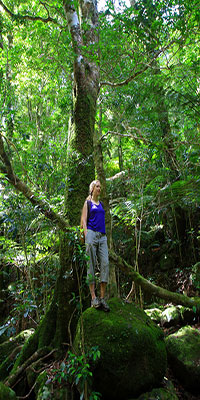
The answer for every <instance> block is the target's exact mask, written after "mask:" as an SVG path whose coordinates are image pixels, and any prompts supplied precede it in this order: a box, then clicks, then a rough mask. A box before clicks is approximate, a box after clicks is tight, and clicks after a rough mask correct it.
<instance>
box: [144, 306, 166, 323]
mask: <svg viewBox="0 0 200 400" xmlns="http://www.w3.org/2000/svg"><path fill="white" fill-rule="evenodd" d="M144 311H145V313H146V314H147V315H148V317H150V318H151V319H152V321H154V322H156V323H160V321H161V316H162V310H160V309H159V308H151V309H146V310H144Z"/></svg>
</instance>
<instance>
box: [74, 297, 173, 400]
mask: <svg viewBox="0 0 200 400" xmlns="http://www.w3.org/2000/svg"><path fill="white" fill-rule="evenodd" d="M109 305H110V313H104V312H103V311H100V310H95V309H93V308H89V309H87V310H86V311H85V312H84V313H83V316H82V318H83V326H84V343H85V350H86V351H88V350H90V349H91V348H92V347H94V346H98V348H99V350H100V353H101V356H100V359H99V360H98V361H97V362H96V363H95V365H93V369H92V372H93V387H92V389H93V390H94V391H97V392H100V393H101V394H102V398H103V399H104V400H108V399H109V400H122V399H123V400H125V399H128V398H130V397H132V398H133V397H135V396H138V395H140V394H141V393H143V392H144V391H147V390H149V389H150V388H151V387H152V386H158V385H159V383H160V382H161V380H162V379H163V377H164V373H165V370H166V349H165V344H164V339H163V333H162V331H161V329H160V328H159V327H158V326H157V325H155V324H154V322H152V321H151V319H150V318H149V317H148V316H147V315H146V314H145V312H144V311H143V310H141V309H139V308H137V307H136V306H135V305H134V304H128V303H124V302H122V301H121V300H119V299H116V298H113V299H111V300H110V301H109ZM81 326H82V322H81V320H80V321H79V323H78V325H77V332H76V336H75V340H74V349H75V351H76V352H77V353H80V351H81V350H80V343H81Z"/></svg>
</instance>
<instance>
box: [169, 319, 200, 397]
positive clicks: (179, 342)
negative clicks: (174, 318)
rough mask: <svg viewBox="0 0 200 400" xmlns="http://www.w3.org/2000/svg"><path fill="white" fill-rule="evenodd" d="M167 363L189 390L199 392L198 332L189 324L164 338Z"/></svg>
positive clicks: (199, 344) (199, 343)
mask: <svg viewBox="0 0 200 400" xmlns="http://www.w3.org/2000/svg"><path fill="white" fill-rule="evenodd" d="M166 346H167V353H168V359H169V363H170V364H171V368H172V370H173V372H174V375H175V376H176V377H177V378H178V379H179V380H180V382H181V383H182V385H183V386H184V387H185V388H186V389H188V390H189V391H190V392H194V393H199V392H200V332H199V330H198V329H194V328H192V327H190V326H186V327H184V328H181V329H179V331H178V332H176V333H174V334H172V335H169V336H168V337H167V338H166Z"/></svg>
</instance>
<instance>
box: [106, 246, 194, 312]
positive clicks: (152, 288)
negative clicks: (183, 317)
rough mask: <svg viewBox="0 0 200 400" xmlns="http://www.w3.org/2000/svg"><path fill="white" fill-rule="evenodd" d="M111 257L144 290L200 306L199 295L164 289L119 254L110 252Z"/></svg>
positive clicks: (175, 301)
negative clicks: (193, 295) (144, 276)
mask: <svg viewBox="0 0 200 400" xmlns="http://www.w3.org/2000/svg"><path fill="white" fill-rule="evenodd" d="M109 256H110V259H112V260H113V261H114V262H115V263H116V264H117V266H118V267H119V268H120V270H122V271H123V272H124V273H125V274H126V275H127V276H130V278H131V279H132V280H133V281H134V282H135V283H136V284H137V285H140V286H141V288H142V290H144V291H145V292H147V293H150V294H151V295H153V296H157V297H159V298H161V299H164V300H167V301H171V302H172V303H174V304H179V305H183V306H185V307H189V308H192V307H199V308H200V298H198V297H188V296H184V295H183V294H179V293H174V292H170V291H169V290H166V289H163V288H161V287H160V286H156V285H154V284H153V283H151V282H149V281H148V280H147V279H145V278H143V276H141V275H140V274H139V273H138V272H136V271H135V270H134V268H133V267H132V266H131V265H129V264H128V263H127V262H126V261H125V260H123V258H121V257H120V256H118V255H117V254H116V253H114V252H112V251H110V252H109Z"/></svg>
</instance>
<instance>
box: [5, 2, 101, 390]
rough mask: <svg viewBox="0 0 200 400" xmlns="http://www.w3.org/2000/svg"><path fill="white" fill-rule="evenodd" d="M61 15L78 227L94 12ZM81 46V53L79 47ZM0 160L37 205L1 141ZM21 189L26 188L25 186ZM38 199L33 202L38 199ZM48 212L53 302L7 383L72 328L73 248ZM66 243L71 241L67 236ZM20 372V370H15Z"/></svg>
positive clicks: (87, 161)
mask: <svg viewBox="0 0 200 400" xmlns="http://www.w3.org/2000/svg"><path fill="white" fill-rule="evenodd" d="M63 5H64V11H65V15H66V19H67V22H68V26H69V31H70V34H71V38H72V45H73V50H74V89H73V111H72V116H71V125H70V132H69V140H68V149H67V152H68V176H67V185H66V203H65V209H66V216H67V218H68V221H69V223H70V225H79V223H80V215H81V209H82V207H83V203H84V200H85V198H86V196H87V194H88V187H89V183H90V182H91V181H92V180H93V179H94V160H93V133H94V123H95V114H96V101H97V97H98V92H99V66H98V63H97V62H96V55H95V58H94V56H93V54H92V50H91V51H90V46H92V48H93V49H94V44H96V48H95V52H96V51H97V45H98V14H97V8H96V1H90V2H88V1H83V0H82V1H80V2H79V7H80V12H79V14H78V13H77V11H76V9H75V6H74V5H73V2H69V1H64V3H63ZM86 26H87V28H86V29H87V30H86V31H84V28H82V27H86ZM86 47H87V54H85V53H84V51H85V50H84V49H85V48H86ZM0 144H1V146H0V147H1V148H0V150H1V156H2V160H3V161H4V165H1V170H2V172H4V173H6V174H7V175H9V180H10V182H12V183H13V184H14V186H16V184H17V185H18V186H19V187H18V189H20V190H22V191H23V192H24V193H25V195H26V197H27V198H29V200H30V201H31V202H33V201H34V202H37V199H36V198H35V195H34V194H33V193H32V192H31V191H30V190H29V188H28V187H27V186H26V185H23V183H22V182H21V181H20V180H19V179H18V178H17V177H16V176H15V174H14V172H13V169H12V165H11V163H10V162H9V159H8V158H7V157H6V153H5V151H4V146H3V140H2V138H1V142H0ZM25 186H26V187H25ZM38 201H39V200H38ZM45 208H46V213H47V214H46V216H47V217H48V214H49V216H50V218H51V219H53V220H54V222H59V220H60V222H59V226H60V227H62V230H63V232H62V233H61V234H60V265H61V267H60V272H59V276H58V278H57V281H56V286H55V290H54V295H53V299H52V301H51V304H50V306H49V309H48V311H47V313H46V315H45V316H44V318H43V320H42V321H41V323H40V325H39V327H38V328H37V330H36V332H35V334H33V336H32V337H31V338H30V340H29V341H28V342H27V343H26V344H25V346H24V347H23V349H22V351H21V353H20V355H19V357H18V358H17V361H16V363H15V365H14V368H13V371H12V373H11V378H10V379H8V381H7V384H10V382H11V381H12V383H13V382H14V381H15V380H16V379H18V375H17V371H18V369H19V366H20V365H25V366H26V364H27V362H28V360H29V359H30V360H31V357H32V355H33V354H35V357H37V356H38V357H40V350H41V349H44V351H45V352H48V351H51V349H54V348H56V349H58V350H59V349H61V350H62V351H63V349H67V348H68V345H69V344H70V341H71V338H73V333H74V330H75V325H76V318H74V319H73V316H74V315H75V314H76V313H75V310H76V304H74V302H73V301H72V295H73V294H74V295H75V297H76V296H77V295H78V284H77V276H76V271H75V269H74V264H73V262H72V258H73V257H72V253H73V248H72V246H70V245H69V229H68V226H69V225H68V223H67V222H65V221H64V219H62V217H61V218H58V219H57V221H55V219H56V217H55V214H54V213H53V212H52V210H49V209H48V206H47V205H44V204H41V207H40V209H41V211H42V212H44V213H45ZM70 241H71V238H70ZM21 373H23V369H22V371H21Z"/></svg>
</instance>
